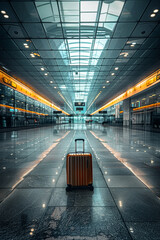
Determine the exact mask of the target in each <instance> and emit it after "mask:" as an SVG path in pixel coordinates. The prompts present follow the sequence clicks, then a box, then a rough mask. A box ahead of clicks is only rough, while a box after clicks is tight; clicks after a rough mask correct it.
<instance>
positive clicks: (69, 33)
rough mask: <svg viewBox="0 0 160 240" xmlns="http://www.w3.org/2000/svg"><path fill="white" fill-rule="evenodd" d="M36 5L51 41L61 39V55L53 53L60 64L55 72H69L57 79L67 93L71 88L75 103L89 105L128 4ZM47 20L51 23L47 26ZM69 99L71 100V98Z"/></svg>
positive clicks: (58, 43)
mask: <svg viewBox="0 0 160 240" xmlns="http://www.w3.org/2000/svg"><path fill="white" fill-rule="evenodd" d="M36 5H37V10H38V13H39V15H40V18H41V20H42V22H43V25H44V28H45V30H46V33H47V34H48V35H49V37H50V36H51V37H52V36H53V37H55V38H57V39H56V41H57V43H56V47H57V46H58V50H59V52H58V51H57V52H56V51H53V57H54V58H55V60H54V61H55V63H56V64H57V66H54V69H55V68H56V69H58V70H59V69H60V70H61V69H63V70H62V72H65V74H64V73H60V74H59V75H57V76H58V77H59V79H63V83H62V82H61V83H59V87H60V88H61V89H65V87H67V88H68V86H69V88H70V89H69V91H70V92H72V101H74V100H75V99H81V100H83V101H86V100H87V98H88V91H89V90H90V89H91V86H93V85H94V83H95V81H96V80H97V76H98V75H99V72H98V71H99V69H100V68H99V65H100V61H101V58H102V52H103V51H104V49H105V50H106V55H107V46H108V42H109V39H110V37H111V35H112V34H113V31H114V29H115V26H116V23H117V21H118V18H119V15H120V13H121V11H122V8H123V5H124V1H121V0H117V1H116V0H115V1H100V0H99V1H98V0H97V1H96V0H95V1H89V0H88V1H69V0H61V1H55V2H52V1H51V2H50V3H46V2H45V1H44V2H41V3H36ZM46 20H47V21H48V22H50V23H46V22H45V21H46ZM52 23H53V24H52ZM53 46H54V43H53ZM57 72H58V71H57ZM53 77H54V76H53ZM58 77H57V78H58ZM57 84H58V83H57ZM62 84H64V85H62ZM71 89H72V90H71ZM67 90H68V89H67ZM77 91H78V92H77ZM65 92H66V93H65V94H67V91H65ZM65 97H66V99H67V95H66V96H65Z"/></svg>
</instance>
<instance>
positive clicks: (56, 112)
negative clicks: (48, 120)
mask: <svg viewBox="0 0 160 240" xmlns="http://www.w3.org/2000/svg"><path fill="white" fill-rule="evenodd" d="M53 113H55V114H59V113H62V111H53Z"/></svg>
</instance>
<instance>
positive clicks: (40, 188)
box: [16, 186, 55, 190]
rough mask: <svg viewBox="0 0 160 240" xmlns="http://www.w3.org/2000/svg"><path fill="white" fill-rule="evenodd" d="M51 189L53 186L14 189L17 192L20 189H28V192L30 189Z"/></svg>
mask: <svg viewBox="0 0 160 240" xmlns="http://www.w3.org/2000/svg"><path fill="white" fill-rule="evenodd" d="M52 188H55V187H54V186H52V187H17V188H16V190H17V189H18V190H20V189H26V190H27V189H28V190H30V189H52Z"/></svg>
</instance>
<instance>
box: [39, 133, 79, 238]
mask: <svg viewBox="0 0 160 240" xmlns="http://www.w3.org/2000/svg"><path fill="white" fill-rule="evenodd" d="M71 133H72V132H71ZM74 135H75V134H74V133H73V134H72V139H73V138H74ZM64 139H65V138H64ZM64 139H62V140H64ZM71 142H72V140H71V141H70V144H71ZM70 144H69V146H68V149H69V147H70ZM64 164H65V161H64ZM62 169H63V168H62ZM62 169H61V172H60V173H59V175H58V178H57V182H58V180H59V178H60V175H61V173H62ZM54 190H55V188H53V189H52V191H51V193H50V197H49V198H48V201H47V204H46V206H47V207H46V209H45V211H44V213H43V214H42V216H41V218H40V220H39V223H38V226H37V230H36V232H35V234H37V233H38V231H39V227H40V226H41V223H42V220H43V218H44V216H45V214H46V212H47V209H48V207H49V206H48V205H49V202H50V200H51V197H52V194H53V193H54Z"/></svg>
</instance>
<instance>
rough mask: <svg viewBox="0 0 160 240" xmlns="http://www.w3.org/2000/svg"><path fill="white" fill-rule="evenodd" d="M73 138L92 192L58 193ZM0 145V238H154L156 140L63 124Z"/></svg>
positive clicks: (159, 157)
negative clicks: (87, 155)
mask: <svg viewBox="0 0 160 240" xmlns="http://www.w3.org/2000/svg"><path fill="white" fill-rule="evenodd" d="M76 138H84V139H85V152H91V154H92V157H93V186H94V191H93V192H92V191H90V190H89V189H73V190H72V191H71V192H66V186H67V184H66V155H67V153H68V152H74V151H75V142H74V140H75V139H76ZM0 141H1V150H0V154H1V157H0V201H1V202H0V239H5V240H6V239H8V240H10V239H14V240H15V239H16V240H23V239H24V240H26V239H35V240H37V239H38V240H39V239H41V240H43V239H48V240H52V239H60V240H61V239H65V240H71V239H75V240H82V239H83V240H85V239H86V240H92V239H93V240H103V239H104V240H105V239H111V240H118V239H119V240H122V239H126V240H129V239H135V240H139V239H143V240H149V239H153V240H155V239H156V240H158V239H160V233H159V228H160V200H159V197H160V187H159V186H160V175H159V170H160V142H159V135H158V133H153V132H145V131H140V130H134V129H129V128H122V127H116V126H108V127H103V126H102V125H98V124H97V125H96V124H93V125H92V124H89V125H87V124H64V125H57V126H50V127H49V126H48V127H41V128H34V129H27V130H19V131H10V132H4V133H0ZM81 147H82V146H81V144H79V145H78V149H79V150H81Z"/></svg>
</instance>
